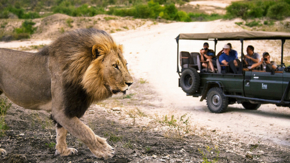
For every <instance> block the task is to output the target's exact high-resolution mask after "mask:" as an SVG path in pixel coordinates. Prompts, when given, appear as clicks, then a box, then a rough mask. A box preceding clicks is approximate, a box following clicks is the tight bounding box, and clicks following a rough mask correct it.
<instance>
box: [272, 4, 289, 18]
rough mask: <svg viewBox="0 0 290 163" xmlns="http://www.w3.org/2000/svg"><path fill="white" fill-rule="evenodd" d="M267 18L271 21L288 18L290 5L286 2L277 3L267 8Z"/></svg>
mask: <svg viewBox="0 0 290 163" xmlns="http://www.w3.org/2000/svg"><path fill="white" fill-rule="evenodd" d="M267 16H268V17H269V18H272V19H283V18H285V17H287V16H290V5H289V4H288V3H286V2H277V3H276V4H274V5H272V6H271V7H269V9H268V13H267Z"/></svg>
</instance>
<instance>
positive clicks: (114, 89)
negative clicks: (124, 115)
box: [82, 34, 133, 100]
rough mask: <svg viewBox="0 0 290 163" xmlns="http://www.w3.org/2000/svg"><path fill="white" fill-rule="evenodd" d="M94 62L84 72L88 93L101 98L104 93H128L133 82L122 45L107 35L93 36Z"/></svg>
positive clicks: (83, 81) (84, 83)
mask: <svg viewBox="0 0 290 163" xmlns="http://www.w3.org/2000/svg"><path fill="white" fill-rule="evenodd" d="M93 37H94V40H97V41H96V43H95V44H94V45H93V46H92V48H91V50H92V58H93V60H92V62H91V63H90V65H89V67H88V68H87V70H86V71H85V73H84V76H83V79H82V84H83V86H84V88H85V89H86V91H87V93H89V94H90V95H92V96H93V97H95V99H97V100H100V98H101V97H104V95H108V96H110V95H112V94H116V93H119V92H123V93H126V90H128V88H129V86H130V85H131V84H132V83H133V78H132V76H131V75H130V73H129V71H128V68H127V61H126V60H125V59H124V56H123V50H122V49H123V48H122V45H116V43H115V42H114V41H113V39H112V38H111V37H108V36H107V35H100V34H98V35H95V36H93Z"/></svg>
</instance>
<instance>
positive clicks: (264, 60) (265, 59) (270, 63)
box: [249, 52, 277, 70]
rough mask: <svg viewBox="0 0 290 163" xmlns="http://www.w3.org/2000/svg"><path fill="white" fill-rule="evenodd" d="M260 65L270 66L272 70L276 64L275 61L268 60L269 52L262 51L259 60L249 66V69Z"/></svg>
mask: <svg viewBox="0 0 290 163" xmlns="http://www.w3.org/2000/svg"><path fill="white" fill-rule="evenodd" d="M261 65H263V67H266V66H267V67H270V69H273V70H275V69H276V68H277V65H276V64H275V62H274V61H271V60H270V54H269V53H268V52H264V53H263V58H262V59H261V61H260V62H258V63H255V64H253V65H252V66H250V67H249V69H254V68H256V67H258V66H261ZM264 69H265V68H264Z"/></svg>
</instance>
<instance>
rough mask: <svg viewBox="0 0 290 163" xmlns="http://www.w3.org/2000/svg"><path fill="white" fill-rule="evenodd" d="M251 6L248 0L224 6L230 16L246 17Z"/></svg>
mask: <svg viewBox="0 0 290 163" xmlns="http://www.w3.org/2000/svg"><path fill="white" fill-rule="evenodd" d="M250 8H251V6H250V4H249V3H248V2H242V1H240V2H232V3H231V5H229V6H228V7H226V10H227V15H230V16H231V17H241V18H247V16H248V11H249V9H250Z"/></svg>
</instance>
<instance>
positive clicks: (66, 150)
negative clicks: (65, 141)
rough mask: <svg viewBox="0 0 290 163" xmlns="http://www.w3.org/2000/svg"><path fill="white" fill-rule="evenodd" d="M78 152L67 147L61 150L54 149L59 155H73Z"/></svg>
mask: <svg viewBox="0 0 290 163" xmlns="http://www.w3.org/2000/svg"><path fill="white" fill-rule="evenodd" d="M77 153H78V150H76V149H75V148H67V149H65V150H63V151H62V152H60V151H58V150H55V155H61V156H69V155H75V154H77Z"/></svg>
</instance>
